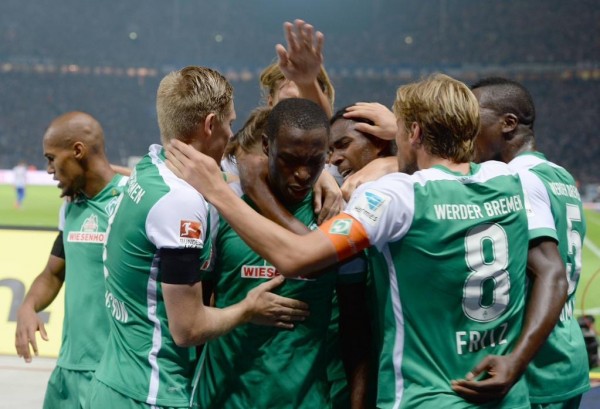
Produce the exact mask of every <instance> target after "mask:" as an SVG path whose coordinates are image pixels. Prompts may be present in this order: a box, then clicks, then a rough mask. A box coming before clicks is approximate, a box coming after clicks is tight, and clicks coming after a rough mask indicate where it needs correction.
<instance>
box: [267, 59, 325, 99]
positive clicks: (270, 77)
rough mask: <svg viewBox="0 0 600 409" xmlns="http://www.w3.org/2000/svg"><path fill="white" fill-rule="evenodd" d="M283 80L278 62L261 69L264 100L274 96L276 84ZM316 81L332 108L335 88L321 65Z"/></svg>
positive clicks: (283, 76)
mask: <svg viewBox="0 0 600 409" xmlns="http://www.w3.org/2000/svg"><path fill="white" fill-rule="evenodd" d="M283 80H285V75H283V72H281V68H279V63H278V62H273V63H271V64H270V65H269V66H268V67H266V68H265V69H264V70H262V72H261V73H260V87H261V90H262V96H263V98H264V99H265V101H266V100H267V99H268V98H269V97H271V98H274V97H275V91H277V88H278V85H279V84H280V83H281V81H283ZM317 82H318V83H319V87H321V91H323V94H325V96H326V97H327V99H328V100H329V104H330V105H331V109H332V110H333V103H334V101H335V89H334V88H333V84H332V83H331V80H330V79H329V75H327V71H325V67H323V66H321V71H319V75H318V76H317Z"/></svg>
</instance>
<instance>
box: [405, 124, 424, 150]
mask: <svg viewBox="0 0 600 409" xmlns="http://www.w3.org/2000/svg"><path fill="white" fill-rule="evenodd" d="M408 141H409V142H410V144H411V145H414V146H419V145H421V142H422V141H423V133H422V131H421V127H420V126H419V124H418V123H417V122H413V123H412V124H410V129H409V130H408Z"/></svg>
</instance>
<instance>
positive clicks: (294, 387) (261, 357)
mask: <svg viewBox="0 0 600 409" xmlns="http://www.w3.org/2000/svg"><path fill="white" fill-rule="evenodd" d="M231 187H232V188H233V189H234V190H235V191H236V192H237V193H238V194H239V195H241V193H242V192H241V189H240V187H239V185H235V184H234V185H231ZM242 198H243V199H244V200H245V201H246V202H248V203H249V204H250V205H253V203H252V202H251V201H250V199H249V198H248V197H247V196H242ZM312 201H313V197H312V194H311V195H308V196H307V197H306V198H305V199H304V200H303V201H302V202H301V203H298V204H297V205H295V206H288V210H289V211H290V212H291V213H292V214H293V215H294V216H295V217H296V218H297V219H298V220H300V221H301V222H303V223H304V224H305V225H306V226H308V227H309V228H316V222H315V216H314V211H313V205H312ZM213 233H214V232H213ZM213 237H214V236H213ZM215 245H216V249H217V251H216V253H217V257H216V263H215V270H214V274H213V276H212V278H213V279H214V281H215V289H214V291H215V302H216V307H218V308H224V307H227V306H230V305H233V304H236V303H238V302H239V301H241V300H243V299H244V297H245V296H246V294H247V293H248V292H249V291H250V290H252V289H253V288H255V287H256V286H258V285H259V284H262V283H264V282H265V281H266V280H269V279H271V278H273V277H275V276H277V275H279V273H278V272H277V270H276V268H275V267H273V266H272V265H270V264H269V263H268V262H266V261H265V260H264V259H263V258H261V257H260V256H259V255H258V254H256V253H254V251H252V249H250V248H249V247H248V245H247V244H246V243H245V242H244V241H243V240H242V239H241V238H240V237H239V235H238V234H237V233H236V232H235V231H234V230H233V229H232V228H231V226H230V225H229V224H228V223H227V222H226V221H225V220H224V219H222V220H221V221H220V223H219V229H218V234H217V239H216V243H215ZM205 277H206V276H205ZM206 278H207V279H208V277H206ZM337 279H338V274H337V268H335V267H334V268H331V269H330V270H329V271H327V272H325V273H323V274H321V275H319V276H318V277H315V278H298V279H287V280H286V281H285V283H284V284H283V285H282V286H281V287H279V288H277V289H276V290H275V291H274V292H275V293H277V294H279V295H282V296H284V297H289V298H293V299H297V300H301V301H304V302H306V303H308V305H309V306H310V312H311V314H310V316H309V317H308V318H307V319H306V321H304V322H299V323H297V324H296V325H295V328H294V329H293V330H291V331H290V330H283V329H278V328H274V327H265V326H260V325H255V324H245V325H242V326H240V327H238V328H235V329H234V330H232V331H231V332H229V333H227V334H225V335H223V336H221V337H219V338H217V339H214V340H211V341H209V342H208V343H207V344H206V345H205V348H204V352H203V355H202V358H201V360H200V364H199V368H198V371H199V372H198V384H197V386H196V387H197V392H196V393H194V395H195V399H194V405H193V407H199V408H219V409H221V408H276V407H281V408H284V407H286V408H287V407H289V408H325V407H327V402H328V399H329V397H328V390H327V389H326V381H327V365H328V363H329V361H330V360H329V359H328V358H329V357H328V353H330V349H329V348H328V344H327V342H326V337H327V334H328V327H329V324H330V317H331V304H332V296H333V291H334V288H335V284H336V280H337Z"/></svg>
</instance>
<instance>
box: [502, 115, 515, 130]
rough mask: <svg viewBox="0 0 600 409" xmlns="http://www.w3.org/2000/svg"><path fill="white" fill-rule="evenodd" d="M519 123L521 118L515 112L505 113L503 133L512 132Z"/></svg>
mask: <svg viewBox="0 0 600 409" xmlns="http://www.w3.org/2000/svg"><path fill="white" fill-rule="evenodd" d="M517 125H519V118H517V116H516V115H515V114H511V113H508V114H504V116H503V117H502V133H505V134H506V133H510V132H512V131H514V130H515V129H516V128H517Z"/></svg>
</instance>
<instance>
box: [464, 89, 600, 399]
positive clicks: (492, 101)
mask: <svg viewBox="0 0 600 409" xmlns="http://www.w3.org/2000/svg"><path fill="white" fill-rule="evenodd" d="M472 89H473V93H474V94H475V96H476V97H477V99H478V101H479V106H480V109H481V130H480V132H479V136H478V137H477V149H476V152H477V157H478V159H479V160H490V159H494V160H499V161H502V162H506V163H508V165H509V166H510V167H511V168H512V169H513V170H514V171H516V172H518V173H519V175H520V177H521V181H522V183H523V186H524V189H525V191H526V192H527V195H528V197H529V201H530V203H531V206H532V209H533V211H534V212H536V213H537V214H538V216H539V217H538V218H537V219H538V220H539V221H540V223H539V224H538V225H536V226H534V229H533V230H532V231H531V232H530V235H532V236H533V237H534V238H535V239H537V240H538V241H549V242H550V243H552V244H553V243H556V242H558V248H559V251H560V255H561V258H562V264H564V265H565V266H566V274H567V281H568V282H569V289H568V297H567V301H566V303H565V304H564V307H563V311H562V313H561V315H560V320H559V321H558V323H557V324H556V326H555V327H554V330H553V331H552V333H551V334H550V336H549V337H548V340H547V341H546V342H545V343H544V345H543V346H542V348H541V349H540V350H539V351H538V353H537V354H536V356H535V358H534V359H533V361H531V363H530V364H529V367H528V368H527V371H526V372H525V379H526V380H527V384H528V388H529V399H530V400H531V402H532V408H556V409H559V408H564V409H570V408H577V407H579V403H580V402H581V395H582V394H583V393H584V392H585V391H587V390H588V389H589V387H590V386H589V376H588V366H587V364H586V362H587V352H586V348H585V342H584V339H583V335H582V333H581V329H580V328H579V325H578V323H577V320H576V319H575V318H574V316H573V309H574V306H575V291H576V290H577V283H578V281H579V274H580V273H581V250H582V249H581V246H582V244H583V240H584V237H585V230H586V228H585V219H584V217H583V216H584V214H583V208H582V204H581V198H580V196H579V192H578V191H577V187H576V183H575V180H574V179H573V177H572V176H571V175H570V174H569V172H568V171H567V170H565V169H564V168H563V167H561V166H558V165H556V164H554V163H552V162H550V161H548V160H547V159H546V158H545V156H544V155H543V154H541V153H540V152H537V151H536V149H535V137H534V130H533V128H534V122H535V107H534V104H533V98H532V97H531V95H530V94H529V92H528V91H527V89H526V88H525V87H524V86H523V85H521V84H520V83H518V82H516V81H512V80H509V79H505V78H486V79H482V80H481V81H478V82H477V83H476V84H475V85H473V86H472ZM530 230H531V229H530Z"/></svg>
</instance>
